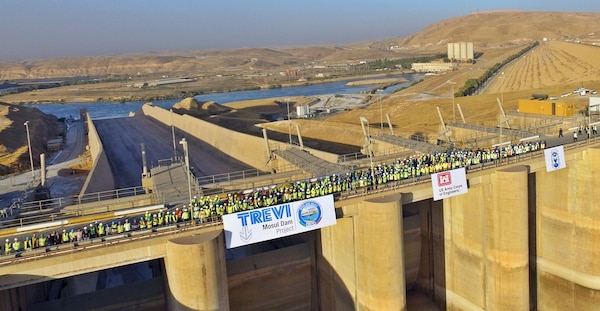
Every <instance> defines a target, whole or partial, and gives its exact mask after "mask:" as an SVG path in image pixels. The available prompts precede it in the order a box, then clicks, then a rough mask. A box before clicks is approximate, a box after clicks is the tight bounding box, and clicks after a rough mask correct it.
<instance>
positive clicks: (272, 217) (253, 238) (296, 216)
mask: <svg viewBox="0 0 600 311" xmlns="http://www.w3.org/2000/svg"><path fill="white" fill-rule="evenodd" d="M335 224H336V219H335V207H334V205H333V195H331V194H330V195H326V196H322V197H317V198H312V199H308V200H302V201H296V202H290V203H285V204H280V205H274V206H269V207H263V208H258V209H253V210H247V211H243V212H238V213H234V214H227V215H223V227H224V230H225V242H226V245H227V248H228V249H229V248H234V247H238V246H243V245H248V244H253V243H258V242H262V241H267V240H272V239H277V238H281V237H284V236H288V235H292V234H297V233H302V232H306V231H311V230H315V229H320V228H323V227H327V226H331V225H335Z"/></svg>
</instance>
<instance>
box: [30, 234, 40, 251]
mask: <svg viewBox="0 0 600 311" xmlns="http://www.w3.org/2000/svg"><path fill="white" fill-rule="evenodd" d="M39 243H40V242H39V238H38V237H37V236H36V235H35V233H34V234H32V235H31V248H33V249H36V248H38V247H40V245H39Z"/></svg>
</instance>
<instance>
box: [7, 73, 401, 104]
mask: <svg viewBox="0 0 600 311" xmlns="http://www.w3.org/2000/svg"><path fill="white" fill-rule="evenodd" d="M404 73H412V72H411V71H406V70H405V71H402V70H396V71H392V72H387V73H365V74H360V75H345V76H329V77H324V78H311V79H302V78H295V79H294V80H292V79H290V77H254V76H244V75H238V76H227V77H224V76H215V77H211V78H202V79H197V80H196V81H192V82H187V83H179V84H169V85H161V86H155V87H134V86H133V85H139V83H143V81H144V80H139V81H120V82H104V83H94V84H84V85H70V86H61V87H56V88H49V89H37V90H33V91H29V92H24V93H19V94H8V95H4V96H0V101H2V102H6V103H11V104H45V103H52V104H56V103H91V102H115V103H124V102H135V101H145V102H153V101H158V100H167V99H183V98H187V97H194V96H198V95H205V94H213V93H228V92H236V91H253V90H264V89H278V88H288V87H296V86H303V85H314V84H323V83H331V82H339V81H347V80H354V79H356V80H359V79H360V80H365V79H372V80H381V79H379V78H382V77H386V76H391V75H401V74H404ZM383 80H386V79H383ZM392 83H394V82H392ZM396 83H397V82H396ZM364 85H366V84H364ZM378 85H379V84H378Z"/></svg>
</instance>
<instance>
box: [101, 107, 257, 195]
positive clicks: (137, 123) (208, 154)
mask: <svg viewBox="0 0 600 311" xmlns="http://www.w3.org/2000/svg"><path fill="white" fill-rule="evenodd" d="M94 124H95V125H96V130H97V131H98V134H99V136H100V139H101V140H102V144H103V146H104V151H105V152H106V154H107V156H108V158H109V163H110V166H111V169H112V172H113V174H114V178H115V188H117V189H119V188H128V187H135V186H141V184H142V181H141V175H142V172H143V165H142V163H143V161H142V143H143V144H144V148H145V154H146V163H147V168H148V171H150V169H151V168H152V167H154V166H157V165H158V161H159V160H164V159H170V158H172V157H173V155H174V151H173V135H172V132H171V127H169V126H166V125H164V124H162V123H160V122H158V121H155V120H153V119H151V118H148V117H146V116H143V115H140V114H137V115H136V116H135V117H131V118H115V119H104V120H94ZM183 137H185V139H186V140H187V141H188V148H189V156H190V166H191V167H193V169H194V172H195V173H196V176H211V175H216V174H223V173H229V172H235V171H241V170H247V169H252V167H250V166H248V165H246V164H244V163H242V162H240V161H238V160H236V159H234V158H232V157H230V156H228V155H227V154H224V153H222V152H221V151H219V150H218V149H216V148H213V147H212V146H210V145H208V144H206V143H204V142H202V141H200V140H198V139H195V138H193V137H192V136H191V135H188V134H186V133H184V132H181V131H177V130H176V131H175V147H176V153H177V156H178V157H182V155H183V146H182V145H181V144H180V143H179V141H180V140H181V138H183Z"/></svg>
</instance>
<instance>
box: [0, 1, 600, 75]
mask: <svg viewBox="0 0 600 311" xmlns="http://www.w3.org/2000/svg"><path fill="white" fill-rule="evenodd" d="M542 38H550V39H556V40H559V39H560V40H564V39H572V40H576V41H583V42H588V41H589V42H596V41H597V42H599V44H600V14H599V13H562V12H518V11H504V12H481V13H473V14H469V15H465V16H460V17H456V18H450V19H446V20H443V21H440V22H437V23H435V24H432V25H430V26H428V27H426V28H425V29H423V30H421V31H419V32H418V33H416V34H414V35H412V36H409V37H406V38H400V39H393V40H389V41H381V42H364V43H356V44H347V45H343V46H341V45H336V46H322V47H294V48H280V49H275V48H251V49H235V50H223V51H214V50H213V51H191V52H190V51H188V52H177V53H173V52H172V53H169V54H163V55H137V56H123V57H81V58H69V59H52V60H39V61H22V62H5V63H0V79H2V80H11V79H33V78H58V77H75V76H106V75H129V76H138V75H152V74H168V75H193V76H198V75H205V74H207V73H211V72H213V73H214V72H219V73H226V72H235V71H244V72H254V71H261V70H283V69H288V68H305V67H306V66H312V65H313V64H332V63H347V62H350V63H351V62H357V61H361V60H376V59H383V58H390V59H392V58H401V57H406V56H410V55H415V54H418V53H434V52H435V53H445V52H446V51H447V43H448V42H459V41H472V42H474V43H475V49H476V50H484V49H490V48H497V47H507V46H514V45H522V44H523V43H525V42H531V41H534V40H538V41H539V40H541V39H542ZM392 45H397V46H398V48H396V49H390V46H392Z"/></svg>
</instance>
